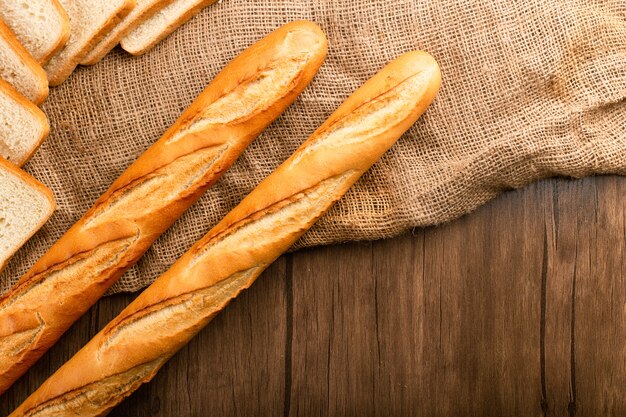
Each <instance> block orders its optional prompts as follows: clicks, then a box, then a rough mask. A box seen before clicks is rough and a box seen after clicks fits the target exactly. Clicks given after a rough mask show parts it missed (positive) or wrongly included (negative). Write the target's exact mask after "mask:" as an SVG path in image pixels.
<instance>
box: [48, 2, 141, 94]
mask: <svg viewBox="0 0 626 417" xmlns="http://www.w3.org/2000/svg"><path fill="white" fill-rule="evenodd" d="M60 1H61V5H62V6H63V8H65V11H67V14H68V16H69V17H70V38H69V40H68V42H67V44H66V45H65V47H64V48H63V49H61V50H60V51H59V52H58V53H57V54H56V55H54V56H53V57H52V58H51V59H50V61H49V62H48V64H46V66H45V67H44V68H45V70H46V72H47V73H48V79H49V80H50V85H53V86H54V85H59V84H61V83H62V82H63V81H65V80H66V79H67V78H68V77H69V76H70V75H71V74H72V72H73V71H74V69H75V68H76V66H77V65H78V64H79V63H80V61H82V60H83V58H85V56H86V55H87V54H88V53H89V51H90V50H91V49H92V48H93V47H94V46H95V45H97V44H98V42H100V40H101V39H102V38H103V37H104V36H105V35H106V34H107V33H108V32H109V31H110V30H111V29H113V28H114V27H115V26H117V24H119V23H120V22H121V21H122V19H123V18H124V17H126V16H127V15H128V13H130V11H131V10H132V9H133V7H135V4H136V0H60Z"/></svg>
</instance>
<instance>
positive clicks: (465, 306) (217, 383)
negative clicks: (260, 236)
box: [0, 177, 626, 417]
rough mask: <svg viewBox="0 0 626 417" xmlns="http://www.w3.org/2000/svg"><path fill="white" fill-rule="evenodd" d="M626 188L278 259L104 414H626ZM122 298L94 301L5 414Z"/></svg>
mask: <svg viewBox="0 0 626 417" xmlns="http://www.w3.org/2000/svg"><path fill="white" fill-rule="evenodd" d="M625 196H626V178H618V177H598V178H593V179H585V180H582V181H570V180H563V179H559V180H549V181H543V182H540V183H538V184H535V185H532V186H530V187H527V188H525V189H523V190H520V191H512V192H508V193H506V194H504V195H503V196H501V197H500V198H498V199H496V200H495V201H493V202H491V203H489V204H487V205H486V206H484V207H482V208H481V209H479V210H478V211H476V212H475V213H473V214H471V215H468V216H465V217H464V218H462V219H460V220H457V221H455V222H453V223H451V224H448V225H445V226H442V227H432V228H427V229H417V230H414V231H413V233H411V234H407V235H406V236H402V237H399V238H396V239H391V240H387V241H380V242H373V243H370V242H367V243H354V244H347V245H341V246H334V247H326V248H318V249H313V250H306V251H301V252H298V253H295V254H292V255H287V256H284V257H282V258H281V259H280V260H279V261H278V262H276V264H275V265H273V266H272V267H271V268H270V269H269V270H268V271H267V272H266V273H265V274H264V275H263V276H262V277H261V278H260V280H259V281H258V282H257V283H256V284H255V285H254V286H253V287H252V289H250V290H249V291H248V292H247V293H246V294H243V295H242V296H241V297H239V299H237V300H236V301H234V302H233V303H232V304H231V305H230V306H229V307H228V308H227V309H226V311H224V312H223V313H222V314H221V315H219V316H218V317H217V318H216V319H215V320H214V321H213V322H212V323H211V324H210V325H209V327H208V328H207V329H205V330H204V331H203V332H202V333H201V334H200V336H199V337H197V338H196V339H195V340H193V342H192V343H191V344H190V345H189V346H187V347H186V348H185V349H183V350H182V351H181V352H180V353H179V354H178V355H177V356H176V357H175V358H174V359H173V360H172V361H170V363H169V364H168V365H166V367H165V368H164V369H163V370H162V371H161V372H160V373H159V374H158V375H157V377H156V378H155V380H154V381H153V382H152V383H150V384H148V385H147V386H144V387H143V388H142V389H140V390H139V391H138V392H137V393H136V394H135V395H133V396H132V397H131V398H130V399H129V400H127V401H126V402H124V403H123V404H122V405H121V406H120V407H118V408H117V409H116V410H115V411H114V412H113V413H112V414H111V415H112V416H168V417H170V416H231V415H232V416H278V415H293V416H296V415H302V416H318V415H319V416H327V415H332V416H336V415H341V416H343V415H360V416H370V415H378V416H409V415H410V416H428V417H431V416H524V417H526V416H567V417H573V416H577V417H580V416H590V417H596V416H616V417H617V416H619V417H623V416H626V243H625V241H626V199H625ZM132 298H133V296H132V295H118V296H114V297H110V298H106V299H104V300H102V301H101V302H100V303H99V304H98V305H97V306H95V307H94V308H93V309H92V310H91V311H90V313H89V314H88V315H86V316H85V317H83V319H82V320H81V321H80V322H79V323H77V325H75V326H74V327H73V328H72V329H71V330H70V331H69V332H68V333H67V334H66V335H65V336H64V338H63V339H62V341H61V342H60V343H58V344H57V345H56V346H55V347H54V348H53V349H52V350H51V351H50V352H49V353H48V354H47V355H46V356H45V357H44V358H43V359H42V360H41V361H40V362H39V363H38V364H37V365H36V366H35V367H34V368H33V369H32V370H31V371H30V372H29V373H28V374H27V375H26V376H25V377H24V378H22V379H21V380H20V381H19V382H18V383H17V384H16V385H15V386H14V387H13V388H12V389H11V390H10V391H9V392H8V393H7V394H5V395H4V396H3V397H0V415H2V416H4V415H6V414H8V412H9V411H10V410H12V409H13V408H14V407H16V406H17V405H18V404H19V402H20V401H22V400H23V399H24V398H25V397H26V396H27V395H28V393H30V392H31V391H32V390H34V389H35V388H36V387H37V386H38V385H39V384H40V383H41V382H43V381H44V379H45V378H46V377H47V376H48V375H49V374H50V373H51V372H52V371H54V370H55V369H56V368H57V367H59V366H60V365H61V364H62V363H63V362H64V361H65V360H67V359H68V358H69V357H70V356H71V355H72V354H73V353H74V352H76V351H77V350H78V349H79V348H80V347H81V345H82V344H83V343H85V342H86V341H87V340H88V339H89V338H90V337H91V336H92V335H94V334H95V333H96V332H97V331H98V330H99V329H100V328H102V327H103V326H104V325H105V324H106V323H107V322H108V321H109V320H110V319H111V318H113V317H114V316H115V315H116V314H117V313H118V312H119V311H121V310H122V308H123V307H124V306H125V305H126V304H127V303H128V302H129V301H130V300H131V299H132Z"/></svg>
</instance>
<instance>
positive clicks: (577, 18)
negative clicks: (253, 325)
mask: <svg viewBox="0 0 626 417" xmlns="http://www.w3.org/2000/svg"><path fill="white" fill-rule="evenodd" d="M298 19H308V20H312V21H314V22H316V23H318V24H319V25H320V26H321V27H322V28H323V29H324V31H325V32H326V34H327V35H328V39H329V45H330V50H329V55H328V59H327V61H326V63H325V64H324V66H323V67H322V69H321V70H320V72H319V74H318V76H317V78H316V79H315V80H314V82H313V83H312V84H311V86H310V87H309V88H308V89H307V90H306V91H305V92H304V93H303V94H302V95H301V97H300V98H299V99H298V100H297V102H296V103H295V104H294V105H293V106H292V107H291V108H289V110H288V111H287V112H286V113H285V114H284V115H283V116H282V117H281V118H280V119H279V120H278V121H277V122H275V123H274V124H273V125H272V126H271V127H270V128H269V129H268V130H267V131H266V132H265V133H264V134H263V135H262V136H260V137H259V138H258V139H257V140H256V141H255V142H254V143H253V144H252V145H251V146H250V148H248V150H247V151H246V152H245V153H244V155H243V156H242V157H241V158H240V159H239V161H238V162H237V163H236V164H235V166H234V167H233V168H232V169H231V170H230V171H228V172H227V173H226V174H225V175H224V177H223V178H222V179H221V180H220V182H219V183H218V184H217V185H216V186H214V187H213V188H212V189H211V190H209V192H207V194H206V195H205V196H204V198H202V200H201V201H200V202H199V203H198V204H196V205H195V206H194V207H192V208H191V209H190V210H189V211H188V212H187V214H186V215H185V216H184V217H182V218H181V220H180V221H179V222H178V223H177V224H176V225H175V226H174V227H173V228H172V229H171V230H169V231H168V232H167V233H165V234H164V235H163V236H162V237H161V238H160V239H159V240H158V241H157V243H156V244H155V245H154V247H153V248H152V249H151V250H150V251H149V252H148V253H147V254H146V255H145V256H144V257H143V258H142V259H141V260H140V262H139V263H138V264H137V265H136V266H135V267H134V268H132V269H131V270H130V271H128V273H126V275H125V276H124V277H123V279H122V280H121V281H120V282H119V283H118V284H117V285H116V286H115V287H114V288H113V291H122V290H136V289H139V288H141V287H143V286H145V285H147V284H148V283H149V282H151V280H153V279H155V278H156V277H157V276H158V275H159V274H160V273H162V272H163V271H165V270H166V269H167V268H168V267H169V265H171V264H172V263H173V262H174V261H175V260H176V259H177V258H178V257H179V256H180V255H181V254H182V253H184V252H185V251H186V250H187V249H188V248H189V247H190V246H191V245H192V244H193V242H195V241H196V240H197V239H198V238H200V237H201V236H202V235H204V234H205V233H206V232H207V231H208V230H210V228H211V227H212V225H214V224H215V223H216V222H217V221H218V220H219V219H220V218H221V217H222V216H223V215H224V214H225V213H226V212H227V211H228V210H229V209H231V208H232V207H234V205H235V204H237V202H238V201H239V200H241V198H242V197H243V196H244V195H246V193H248V192H249V191H250V190H251V189H252V188H254V186H255V185H256V184H257V183H259V181H260V180H261V179H262V178H264V177H265V176H267V175H268V174H269V173H270V172H271V171H272V170H273V169H274V168H276V167H277V166H278V165H279V164H280V163H281V161H283V160H284V159H286V158H287V157H288V156H289V155H290V154H291V153H292V152H293V151H294V150H295V149H296V147H297V146H298V145H299V144H300V143H302V142H303V141H304V140H305V139H306V138H307V136H308V135H309V134H310V133H312V132H313V131H314V130H315V128H316V127H318V126H319V125H320V124H321V123H322V122H323V121H324V120H325V119H326V117H327V116H328V115H330V114H331V113H332V112H333V111H334V109H335V108H337V106H338V105H339V104H340V103H341V102H342V101H343V99H345V98H346V97H348V96H349V95H350V93H351V92H352V91H354V90H355V89H356V88H358V87H359V86H360V85H361V84H362V83H363V82H364V81H365V80H366V79H368V78H369V77H370V76H372V75H373V74H374V73H375V72H377V71H378V70H379V69H380V68H381V67H383V65H384V64H385V63H387V62H389V61H390V60H392V59H394V58H396V57H397V56H399V55H400V54H401V53H403V52H405V51H409V50H413V49H422V50H426V51H429V52H430V53H431V54H432V55H434V56H435V58H436V59H437V60H438V61H439V63H440V65H441V68H442V73H443V87H442V89H441V92H440V94H439V96H438V98H437V99H436V101H435V103H434V104H433V105H432V107H431V108H430V109H429V110H428V112H427V113H426V115H425V116H424V117H422V118H421V120H420V121H419V122H418V123H417V124H416V125H415V126H414V127H413V128H412V129H411V130H410V131H409V132H408V133H407V134H406V135H405V136H404V137H403V138H402V139H401V140H400V141H399V142H398V144H397V145H396V146H395V147H394V148H393V149H392V150H391V151H390V152H389V153H388V154H387V155H386V156H385V157H384V158H383V159H382V160H381V161H380V162H379V163H378V164H377V165H376V166H375V167H374V168H373V169H372V170H371V171H370V172H369V173H368V174H366V175H365V176H364V177H363V178H362V180H361V181H360V182H359V183H358V184H357V185H356V186H355V187H354V188H353V189H352V190H351V191H350V192H349V193H348V195H346V196H345V198H344V199H343V200H341V201H340V203H339V204H338V205H337V206H336V207H335V208H333V210H332V211H331V212H330V213H329V214H328V215H327V216H325V217H324V218H323V219H322V220H320V222H319V223H318V224H317V225H316V226H315V227H314V228H313V229H312V230H311V231H310V232H309V233H307V234H306V236H305V237H304V238H303V239H302V240H301V241H300V242H299V243H298V245H297V247H303V246H312V245H320V244H327V243H331V242H341V241H348V240H358V239H379V238H385V237H390V236H394V235H397V234H399V233H401V232H403V231H405V230H407V229H410V228H413V227H416V226H426V225H433V224H438V223H442V222H446V221H449V220H452V219H454V218H456V217H458V216H461V215H463V214H464V213H468V212H470V211H471V210H473V209H475V208H476V207H478V206H479V205H481V204H483V203H485V202H486V201H488V200H489V199H491V198H493V197H495V196H496V195H497V194H498V193H500V192H502V191H503V190H507V189H511V188H517V187H521V186H523V185H525V184H528V183H529V182H531V181H533V180H537V179H539V178H544V177H548V176H554V175H563V176H571V177H582V176H586V175H591V174H602V173H618V174H626V101H625V97H626V1H624V0H616V1H600V0H598V1H592V0H579V1H575V0H523V1H521V0H520V1H517V0H253V1H251V0H224V1H222V2H220V3H217V4H214V5H213V6H210V7H208V8H206V9H205V10H204V11H203V12H201V13H200V15H199V16H197V17H196V18H194V19H193V20H192V21H190V22H189V23H187V24H186V25H185V26H183V27H182V28H181V29H179V30H178V31H177V32H175V33H174V34H173V35H172V36H170V37H169V38H167V39H166V40H165V41H164V42H163V43H161V44H160V45H159V46H157V47H156V48H155V49H154V50H153V51H151V52H150V53H148V54H147V55H145V56H143V57H139V58H135V57H131V56H129V55H127V54H125V53H124V52H123V51H121V50H119V49H117V50H115V51H114V52H113V53H112V54H110V55H109V56H108V57H107V58H106V59H105V60H104V61H103V62H101V63H100V64H98V65H96V66H94V67H90V68H79V69H78V70H77V71H76V72H75V73H74V75H73V76H72V77H71V78H70V79H69V80H68V81H67V82H66V83H65V84H63V85H62V86H60V87H58V88H53V89H51V94H50V98H49V99H48V101H47V102H46V103H45V105H44V106H43V108H44V110H45V111H46V112H47V114H48V115H49V117H50V121H51V125H52V134H51V136H50V138H49V139H48V140H47V142H46V143H45V144H44V145H43V146H42V148H41V149H40V150H39V152H38V153H37V154H36V156H35V157H34V158H33V159H32V161H31V162H30V163H29V164H28V165H27V170H28V171H29V172H31V173H32V174H33V175H34V176H36V177H37V178H38V179H40V180H41V181H42V182H44V183H45V184H47V185H48V186H50V187H51V188H52V189H53V191H54V193H55V195H56V199H57V202H58V206H59V207H58V211H57V212H56V214H55V215H54V217H53V218H52V219H51V220H50V222H49V223H48V224H47V225H46V226H45V227H44V228H43V229H42V230H41V231H40V232H39V233H38V234H37V235H36V237H35V238H34V239H32V240H31V241H30V242H29V243H28V244H27V245H26V246H25V247H24V248H23V249H22V250H21V251H20V252H19V253H18V254H17V255H16V257H15V258H14V259H13V260H12V261H11V263H10V265H9V266H8V268H7V269H6V271H5V273H4V274H3V278H2V287H1V288H2V290H5V291H6V290H7V289H8V287H9V285H10V282H15V281H16V280H17V279H19V277H20V276H21V275H22V273H23V272H25V271H26V269H27V268H28V267H29V266H31V265H32V264H33V263H34V262H35V261H36V260H37V258H38V257H39V256H40V255H41V254H42V253H43V252H44V251H45V250H46V249H47V248H49V247H50V246H51V245H52V243H53V242H54V241H55V240H56V239H57V238H58V237H59V236H60V235H61V234H62V233H63V232H64V231H65V230H67V229H68V228H69V227H70V226H71V225H72V224H73V223H74V222H75V221H76V220H77V219H78V218H80V216H82V214H83V213H84V212H85V211H86V210H87V209H88V208H89V207H90V206H91V204H92V203H93V202H94V200H95V199H96V198H97V197H98V196H99V195H100V194H101V193H103V192H104V191H105V190H106V189H107V188H108V187H109V185H110V184H111V183H112V182H113V180H114V179H115V178H116V177H117V176H118V175H119V174H120V173H121V172H122V171H123V170H124V169H125V168H126V167H127V166H128V165H129V164H130V163H131V162H132V161H134V160H135V158H137V157H138V156H139V155H140V154H141V153H142V152H143V151H144V150H145V149H146V148H148V147H149V146H150V144H151V143H153V142H154V141H155V140H156V139H158V138H159V137H160V135H161V134H162V133H163V132H164V131H165V130H166V129H167V128H168V127H169V126H170V125H171V124H172V123H174V121H175V120H176V119H177V117H178V116H179V115H180V113H181V112H182V111H183V110H184V109H185V108H186V107H187V106H188V105H189V104H190V103H191V102H192V101H193V100H194V98H195V97H196V96H197V95H198V94H199V93H200V92H201V91H202V90H203V89H204V87H205V86H206V85H207V84H208V82H209V81H210V80H211V79H212V77H214V76H215V74H216V73H217V72H218V71H219V70H220V69H221V68H222V67H223V66H224V65H225V64H226V63H227V62H228V61H229V60H231V59H232V58H233V57H235V56H236V55H237V54H238V53H239V52H241V51H242V50H244V49H245V48H246V47H248V46H249V45H251V44H252V43H254V42H255V41H256V40H258V39H260V38H262V37H263V36H264V35H266V34H267V33H269V32H270V31H272V30H273V29H275V28H277V27H279V26H281V25H282V24H284V23H287V22H289V21H292V20H298ZM25 209H26V208H25Z"/></svg>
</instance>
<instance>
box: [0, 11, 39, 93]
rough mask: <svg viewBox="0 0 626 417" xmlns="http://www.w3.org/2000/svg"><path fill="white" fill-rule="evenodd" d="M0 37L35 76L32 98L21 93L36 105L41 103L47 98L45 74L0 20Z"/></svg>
mask: <svg viewBox="0 0 626 417" xmlns="http://www.w3.org/2000/svg"><path fill="white" fill-rule="evenodd" d="M0 36H2V38H3V39H4V40H5V41H6V42H7V43H8V44H9V46H10V47H11V49H12V50H13V51H14V52H15V55H17V57H18V58H19V59H20V61H22V62H23V63H24V65H26V66H27V67H28V68H29V69H30V71H31V72H32V73H33V75H34V76H35V80H36V82H37V92H36V93H34V95H33V96H32V97H30V95H29V94H26V92H21V93H22V94H23V95H24V96H26V97H28V99H29V100H30V101H32V102H33V103H35V104H37V105H39V104H41V103H43V102H44V101H45V100H46V98H48V78H47V77H46V72H45V71H44V70H43V68H42V67H41V65H39V63H38V62H37V61H35V58H33V57H32V56H31V55H30V53H29V52H28V51H27V50H26V49H25V48H24V47H23V46H22V44H21V43H20V42H19V41H18V40H17V38H16V37H15V34H14V33H13V32H12V31H11V29H9V27H8V26H7V25H6V24H5V23H4V22H3V21H2V20H0ZM16 89H17V87H16Z"/></svg>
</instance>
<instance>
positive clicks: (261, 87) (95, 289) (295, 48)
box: [0, 22, 327, 393]
mask: <svg viewBox="0 0 626 417" xmlns="http://www.w3.org/2000/svg"><path fill="white" fill-rule="evenodd" d="M326 48H327V46H326V38H325V37H324V34H323V33H322V32H321V30H320V29H319V28H318V27H317V26H316V25H314V24H313V23H310V22H294V23H291V24H288V25H286V26H283V27H282V28H280V29H278V30H277V31H275V32H273V33H272V34H270V35H269V36H267V37H266V38H264V39H263V40H261V41H259V42H258V43H257V44H255V45H254V46H252V47H250V48H249V49H247V50H246V51H244V52H243V53H242V54H241V55H240V56H239V57H237V58H235V59H234V60H233V61H232V62H231V63H230V64H229V65H228V66H226V68H225V69H224V70H223V71H222V72H221V73H220V74H218V75H217V76H216V77H215V79H214V80H213V82H211V84H209V86H208V87H207V88H206V89H205V90H204V92H203V93H202V94H201V95H200V96H199V97H198V98H197V99H196V101H195V102H194V103H193V104H192V105H191V106H190V107H189V109H187V111H185V113H183V115H182V116H181V117H180V118H179V120H178V121H177V122H176V124H175V125H174V126H173V127H172V128H170V129H169V130H168V131H167V132H166V133H165V135H164V136H163V137H162V138H161V139H160V140H159V141H158V142H156V143H155V144H154V145H153V146H152V147H150V148H149V149H148V150H147V151H146V152H145V153H144V154H143V155H142V156H141V157H140V158H139V159H138V160H137V161H136V162H135V163H133V164H132V165H131V166H130V167H129V168H128V169H127V170H126V171H125V172H124V173H123V174H122V175H121V176H120V178H118V179H117V180H116V181H115V182H114V183H113V185H112V186H111V188H110V189H109V190H108V191H107V192H106V193H105V194H104V195H103V196H102V197H100V198H99V199H98V200H97V201H96V203H95V204H94V206H93V207H92V208H91V209H90V210H89V211H88V212H87V213H86V214H85V216H84V217H83V218H82V219H80V220H79V221H78V222H77V223H76V224H75V225H74V226H73V227H72V228H71V229H70V230H69V231H68V232H67V233H66V234H65V235H64V236H63V237H61V239H60V240H59V241H57V242H56V243H55V244H54V245H53V246H52V248H51V249H50V250H49V251H48V252H47V253H46V254H45V255H44V256H43V257H42V258H41V259H40V260H39V261H38V262H37V263H36V264H35V265H34V266H33V267H32V268H31V269H30V271H29V272H28V273H27V274H26V275H25V276H24V277H22V279H21V280H20V281H19V282H18V283H17V284H16V286H15V287H14V288H13V289H12V291H11V292H9V293H8V294H7V295H6V296H5V297H4V298H2V299H0V357H2V360H1V361H0V393H1V392H3V391H5V390H6V389H7V388H8V387H9V386H10V385H11V384H12V383H13V382H14V381H15V380H16V379H17V378H18V377H19V376H20V375H22V374H23V373H24V372H25V371H26V369H28V367H30V365H32V364H33V363H34V362H35V361H36V360H37V359H38V358H39V357H40V356H41V355H42V354H43V352H45V351H46V350H47V349H48V348H49V347H50V346H52V344H54V342H56V340H58V338H59V337H60V336H61V334H63V332H65V330H67V328H68V327H69V326H70V325H71V324H72V323H73V322H74V321H75V320H76V319H78V318H79V317H80V316H81V315H82V314H83V313H84V312H85V311H86V310H87V309H88V308H89V307H90V306H91V305H93V304H94V303H95V302H96V301H97V300H98V298H100V297H101V296H102V294H103V293H104V292H105V291H106V290H107V289H108V288H109V287H110V286H111V285H112V284H113V283H114V282H115V281H116V280H117V279H118V278H119V277H120V276H121V275H122V274H123V273H124V272H125V271H126V269H128V268H129V267H130V266H131V265H132V264H133V263H135V262H136V261H137V260H138V259H139V257H140V256H141V255H142V254H143V253H144V252H145V251H146V250H147V249H148V247H149V246H150V245H151V244H152V242H153V241H154V240H155V239H156V238H157V237H158V236H159V235H160V234H161V233H163V232H164V231H165V230H166V229H167V228H168V227H169V226H170V225H171V224H172V223H174V222H175V221H176V220H177V219H178V217H180V216H181V215H182V214H183V212H184V211H186V210H187V209H188V208H189V207H190V206H191V205H192V204H193V203H194V202H195V201H196V200H197V199H198V198H199V197H200V196H201V195H202V193H203V192H204V191H205V190H206V189H207V188H208V187H209V186H211V185H212V184H213V183H215V182H216V181H217V179H218V178H219V177H220V176H221V174H222V173H223V172H224V171H225V170H227V169H228V168H229V167H230V166H231V165H232V164H233V162H234V161H235V160H236V159H237V157H238V156H239V155H240V154H241V153H242V152H243V150H244V149H245V148H246V147H247V145H248V144H249V143H250V142H251V141H252V140H253V139H254V138H255V137H257V136H258V135H259V134H260V133H261V132H262V131H263V130H264V129H265V128H266V127H267V126H268V125H269V124H270V123H271V122H272V121H273V120H275V119H276V118H277V117H278V116H279V115H280V114H281V113H282V112H283V111H284V110H285V109H286V108H287V107H288V106H289V105H290V104H291V103H293V101H294V100H295V99H296V97H297V96H298V95H299V94H300V92H302V90H304V88H305V87H306V86H307V85H308V84H309V82H310V81H311V80H312V79H313V77H314V75H315V74H316V72H317V70H318V68H319V67H320V66H321V64H322V62H323V60H324V58H325V56H326ZM58 288H63V291H62V292H59V291H58V290H57V289H58ZM50 300H54V302H50ZM3 355H5V356H3Z"/></svg>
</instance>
